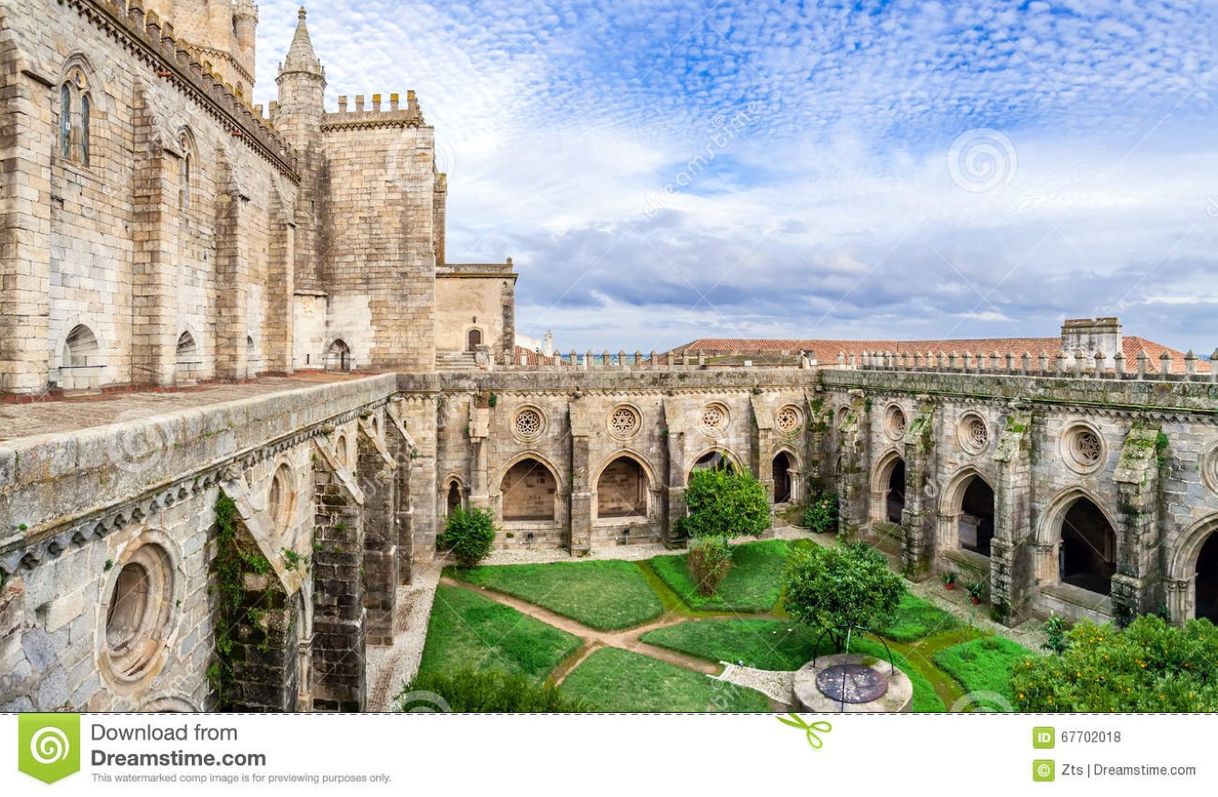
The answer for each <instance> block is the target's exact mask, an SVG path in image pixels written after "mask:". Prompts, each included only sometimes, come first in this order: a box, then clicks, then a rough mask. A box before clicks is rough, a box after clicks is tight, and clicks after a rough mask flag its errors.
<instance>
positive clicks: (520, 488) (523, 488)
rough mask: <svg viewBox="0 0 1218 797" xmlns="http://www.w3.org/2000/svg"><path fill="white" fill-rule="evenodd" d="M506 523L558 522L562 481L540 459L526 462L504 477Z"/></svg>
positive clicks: (522, 461)
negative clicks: (516, 521)
mask: <svg viewBox="0 0 1218 797" xmlns="http://www.w3.org/2000/svg"><path fill="white" fill-rule="evenodd" d="M499 491H500V493H501V494H502V496H503V519H504V520H550V521H552V520H557V518H558V501H557V497H558V480H557V479H556V478H555V477H554V474H553V473H551V472H550V469H549V468H547V467H546V466H545V465H544V464H542V463H541V462H539V461H538V460H536V459H522V460H521V461H520V462H517V463H516V464H515V465H513V466H512V467H511V468H510V469H509V470H508V472H507V473H506V474H504V476H503V481H502V482H501V483H500V486H499Z"/></svg>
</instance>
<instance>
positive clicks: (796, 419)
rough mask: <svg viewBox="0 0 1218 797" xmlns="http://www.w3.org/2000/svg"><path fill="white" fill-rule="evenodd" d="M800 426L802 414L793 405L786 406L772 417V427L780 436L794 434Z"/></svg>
mask: <svg viewBox="0 0 1218 797" xmlns="http://www.w3.org/2000/svg"><path fill="white" fill-rule="evenodd" d="M802 424H803V414H802V413H800V411H799V407H796V406H795V405H794V404H788V405H787V406H785V407H783V408H782V409H780V410H779V411H778V412H777V414H775V415H774V426H775V427H777V429H778V431H779V432H781V433H782V434H795V433H796V432H798V431H799V428H800V426H801V425H802Z"/></svg>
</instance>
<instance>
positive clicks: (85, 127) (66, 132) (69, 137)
mask: <svg viewBox="0 0 1218 797" xmlns="http://www.w3.org/2000/svg"><path fill="white" fill-rule="evenodd" d="M92 127H93V97H92V96H91V95H90V93H89V82H88V80H87V79H86V78H85V73H84V72H83V71H81V69H80V68H79V67H74V68H73V69H72V70H71V71H70V72H69V73H68V77H67V80H65V81H64V83H63V85H61V86H60V87H59V156H60V158H62V159H63V160H66V161H70V162H72V163H77V164H80V165H81V166H88V165H89V163H90V161H91V160H92V138H93V136H92V132H93V131H92Z"/></svg>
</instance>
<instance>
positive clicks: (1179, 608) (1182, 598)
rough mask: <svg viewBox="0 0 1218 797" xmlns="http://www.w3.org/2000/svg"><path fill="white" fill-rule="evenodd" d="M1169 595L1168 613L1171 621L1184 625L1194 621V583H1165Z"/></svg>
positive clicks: (1170, 581)
mask: <svg viewBox="0 0 1218 797" xmlns="http://www.w3.org/2000/svg"><path fill="white" fill-rule="evenodd" d="M1163 586H1164V589H1165V591H1166V593H1167V612H1168V615H1169V616H1170V617H1171V621H1172V622H1173V623H1175V624H1177V625H1183V624H1184V623H1186V622H1188V621H1189V620H1190V619H1192V616H1193V612H1194V611H1195V609H1194V606H1193V595H1194V594H1195V593H1194V592H1193V582H1192V581H1184V580H1182V579H1171V580H1169V581H1167V582H1165V583H1164V585H1163Z"/></svg>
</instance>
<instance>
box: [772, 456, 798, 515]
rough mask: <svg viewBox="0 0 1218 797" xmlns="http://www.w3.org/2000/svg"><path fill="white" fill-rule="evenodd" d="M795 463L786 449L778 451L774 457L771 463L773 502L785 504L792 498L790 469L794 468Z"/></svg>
mask: <svg viewBox="0 0 1218 797" xmlns="http://www.w3.org/2000/svg"><path fill="white" fill-rule="evenodd" d="M794 468H795V463H794V462H793V461H792V460H791V455H790V454H788V453H787V452H786V451H780V452H778V456H776V457H774V462H773V463H772V474H773V479H774V503H776V504H786V503H790V501H791V500H792V499H793V498H794V496H793V494H792V489H791V488H792V480H791V471H792V470H794Z"/></svg>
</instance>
